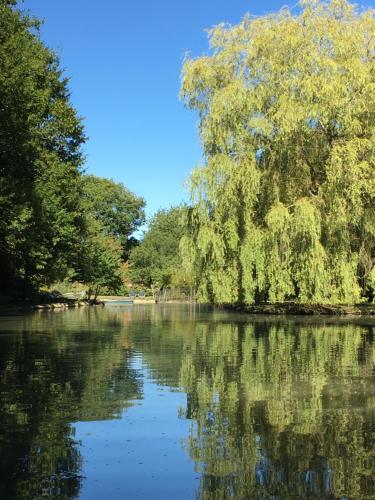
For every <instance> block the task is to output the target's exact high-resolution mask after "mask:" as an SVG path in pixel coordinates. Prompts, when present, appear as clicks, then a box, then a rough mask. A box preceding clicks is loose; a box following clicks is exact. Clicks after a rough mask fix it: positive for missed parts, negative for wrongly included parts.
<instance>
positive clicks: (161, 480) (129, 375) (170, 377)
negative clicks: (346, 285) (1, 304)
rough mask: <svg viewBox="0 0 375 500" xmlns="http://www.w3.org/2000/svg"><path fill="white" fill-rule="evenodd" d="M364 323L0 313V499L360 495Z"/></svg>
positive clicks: (365, 455) (169, 309)
mask: <svg viewBox="0 0 375 500" xmlns="http://www.w3.org/2000/svg"><path fill="white" fill-rule="evenodd" d="M374 333H375V322H374V320H366V319H362V320H360V321H352V322H350V321H345V320H341V321H340V320H333V319H331V320H327V319H325V320H314V319H301V318H300V319H298V318H288V319H280V318H276V319H272V318H266V317H256V318H254V317H250V316H245V315H237V314H230V313H224V312H220V311H216V312H215V311H214V312H211V311H208V310H204V309H199V308H192V307H189V306H158V305H156V306H150V305H146V306H123V307H105V308H100V307H98V308H83V309H79V310H71V311H55V312H38V313H34V314H30V315H19V316H3V317H1V318H0V498H1V499H4V500H11V499H27V500H30V499H34V498H35V499H43V498H59V499H72V498H82V499H90V500H92V499H105V500H110V499H133V498H142V499H148V498H150V499H152V498H157V499H169V498H171V499H178V500H182V499H184V498H186V499H191V498H204V499H212V500H214V499H215V500H217V499H225V498H239V499H242V498H243V499H269V500H271V499H272V500H276V499H282V500H284V499H308V498H314V499H326V498H327V499H338V498H341V499H375V342H374Z"/></svg>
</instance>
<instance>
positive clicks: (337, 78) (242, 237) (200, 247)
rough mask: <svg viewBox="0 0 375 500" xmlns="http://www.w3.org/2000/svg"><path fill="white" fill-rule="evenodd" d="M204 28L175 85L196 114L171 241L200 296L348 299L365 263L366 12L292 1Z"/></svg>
mask: <svg viewBox="0 0 375 500" xmlns="http://www.w3.org/2000/svg"><path fill="white" fill-rule="evenodd" d="M300 4H301V10H300V12H299V13H298V14H297V15H293V14H292V13H291V12H290V11H289V10H288V9H287V8H283V9H282V10H281V11H280V12H279V13H277V14H270V15H266V16H264V17H258V18H254V17H251V16H246V17H245V18H244V19H243V21H242V22H241V23H240V24H238V25H236V26H230V25H226V24H221V25H218V26H216V27H214V28H213V29H212V30H211V31H210V46H211V52H210V54H209V55H206V56H203V57H199V58H197V59H187V60H186V62H185V64H184V68H183V78H182V88H181V94H182V98H183V99H184V101H185V103H186V105H187V106H188V107H189V108H192V109H195V110H197V111H198V113H199V117H200V136H201V140H202V145H203V148H204V152H205V158H206V163H205V165H204V166H203V167H200V168H197V169H195V171H194V172H193V174H192V177H191V181H190V186H191V197H192V209H191V210H190V212H189V215H188V221H187V225H188V230H187V234H186V235H185V237H184V238H183V241H182V251H183V253H184V256H185V259H184V260H185V264H186V266H187V268H189V269H191V270H194V271H195V272H196V275H197V276H198V288H199V295H200V297H201V299H202V300H207V299H210V300H212V301H214V302H218V303H225V302H246V303H253V302H254V301H256V300H264V299H267V300H270V301H282V300H286V299H294V300H296V299H297V300H299V301H302V302H322V301H324V302H331V303H335V302H357V301H361V300H363V299H364V297H366V296H367V297H369V296H371V294H372V293H373V292H372V290H371V287H373V286H374V278H373V277H374V263H375V181H374V179H375V175H374V174H375V120H374V118H375V92H374V90H375V80H374V74H375V22H374V14H373V11H371V10H369V11H360V10H358V9H357V8H356V7H355V6H353V5H351V4H350V3H348V2H346V1H345V0H332V1H330V2H321V1H316V0H304V1H302V2H300Z"/></svg>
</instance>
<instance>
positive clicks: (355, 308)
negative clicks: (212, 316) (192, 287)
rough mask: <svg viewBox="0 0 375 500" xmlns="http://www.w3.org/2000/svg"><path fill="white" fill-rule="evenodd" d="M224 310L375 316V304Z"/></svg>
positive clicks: (229, 307)
mask: <svg viewBox="0 0 375 500" xmlns="http://www.w3.org/2000/svg"><path fill="white" fill-rule="evenodd" d="M222 307H223V309H226V310H229V311H235V312H240V313H248V314H264V315H278V316H281V315H288V316H375V304H349V305H347V304H332V305H331V304H299V303H297V302H280V303H274V304H253V305H238V304H224V305H223V306H222Z"/></svg>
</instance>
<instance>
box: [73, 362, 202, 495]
mask: <svg viewBox="0 0 375 500" xmlns="http://www.w3.org/2000/svg"><path fill="white" fill-rule="evenodd" d="M131 367H132V369H134V370H137V371H140V372H141V373H140V375H142V376H143V378H144V385H143V399H142V400H138V401H134V403H135V406H133V407H131V408H129V409H127V410H126V411H125V412H123V414H122V416H121V419H119V420H109V421H100V422H78V423H76V424H74V427H75V431H76V436H75V437H76V439H77V440H78V441H79V442H80V443H81V446H80V451H81V454H82V456H83V461H84V475H85V481H84V482H83V485H82V490H81V494H80V498H82V499H87V500H92V499H98V500H99V499H112V498H113V499H117V498H118V499H120V498H121V499H122V498H129V499H132V498H142V499H149V498H150V499H151V498H156V499H162V498H176V499H178V500H179V499H181V500H182V499H192V498H194V497H195V491H196V490H197V488H198V486H199V475H198V474H197V473H195V472H194V464H193V463H192V462H191V460H190V459H189V457H188V455H187V454H186V452H185V451H183V449H182V448H181V439H183V438H184V437H185V436H186V435H187V434H188V433H189V427H190V423H189V421H187V420H183V419H177V418H176V416H177V414H178V411H179V408H180V407H183V406H185V404H186V395H185V394H183V393H179V392H173V393H171V392H170V391H169V388H168V387H164V386H157V385H156V384H155V383H153V382H152V381H150V380H149V371H148V370H147V369H145V368H144V364H143V361H142V357H141V356H136V357H134V358H133V359H132V363H131Z"/></svg>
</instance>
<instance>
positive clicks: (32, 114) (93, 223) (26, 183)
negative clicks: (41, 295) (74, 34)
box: [0, 0, 145, 295]
mask: <svg viewBox="0 0 375 500" xmlns="http://www.w3.org/2000/svg"><path fill="white" fill-rule="evenodd" d="M85 140H86V138H85V134H84V127H83V123H82V120H81V118H80V117H79V116H78V114H77V112H76V110H75V109H74V107H73V106H72V104H71V102H70V93H69V87H68V79H67V78H66V77H65V76H64V75H63V72H62V70H61V68H60V64H59V60H58V58H57V56H56V55H55V54H54V53H53V52H52V51H51V50H50V49H49V48H48V47H46V46H45V45H44V43H43V42H42V41H41V39H40V36H39V21H38V20H36V19H33V18H30V17H29V16H27V15H24V14H23V13H22V12H21V11H20V10H19V9H17V2H9V1H4V0H2V1H0V213H1V218H0V292H9V290H10V291H12V293H16V295H29V294H30V293H31V291H34V290H38V289H39V288H40V287H42V286H44V287H46V286H47V287H48V286H50V285H51V284H52V283H55V282H56V281H62V280H67V279H78V280H80V281H82V282H84V283H86V284H88V285H89V287H90V288H94V289H95V293H97V292H98V291H99V289H100V287H106V288H107V289H109V290H116V289H117V288H118V287H120V286H121V285H122V280H121V267H122V260H123V259H126V258H127V256H128V252H129V249H130V248H131V246H132V245H133V244H134V238H133V237H132V233H133V232H134V231H135V230H136V229H137V228H138V227H139V226H140V225H141V224H142V223H143V222H144V205H145V202H144V200H143V199H142V198H140V197H137V196H136V195H134V194H133V193H132V192H130V191H129V190H128V189H127V188H125V186H124V185H123V184H118V183H115V182H114V181H113V180H109V179H102V178H98V177H95V176H93V175H83V170H82V167H83V163H84V155H83V153H82V145H83V143H84V142H85Z"/></svg>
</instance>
